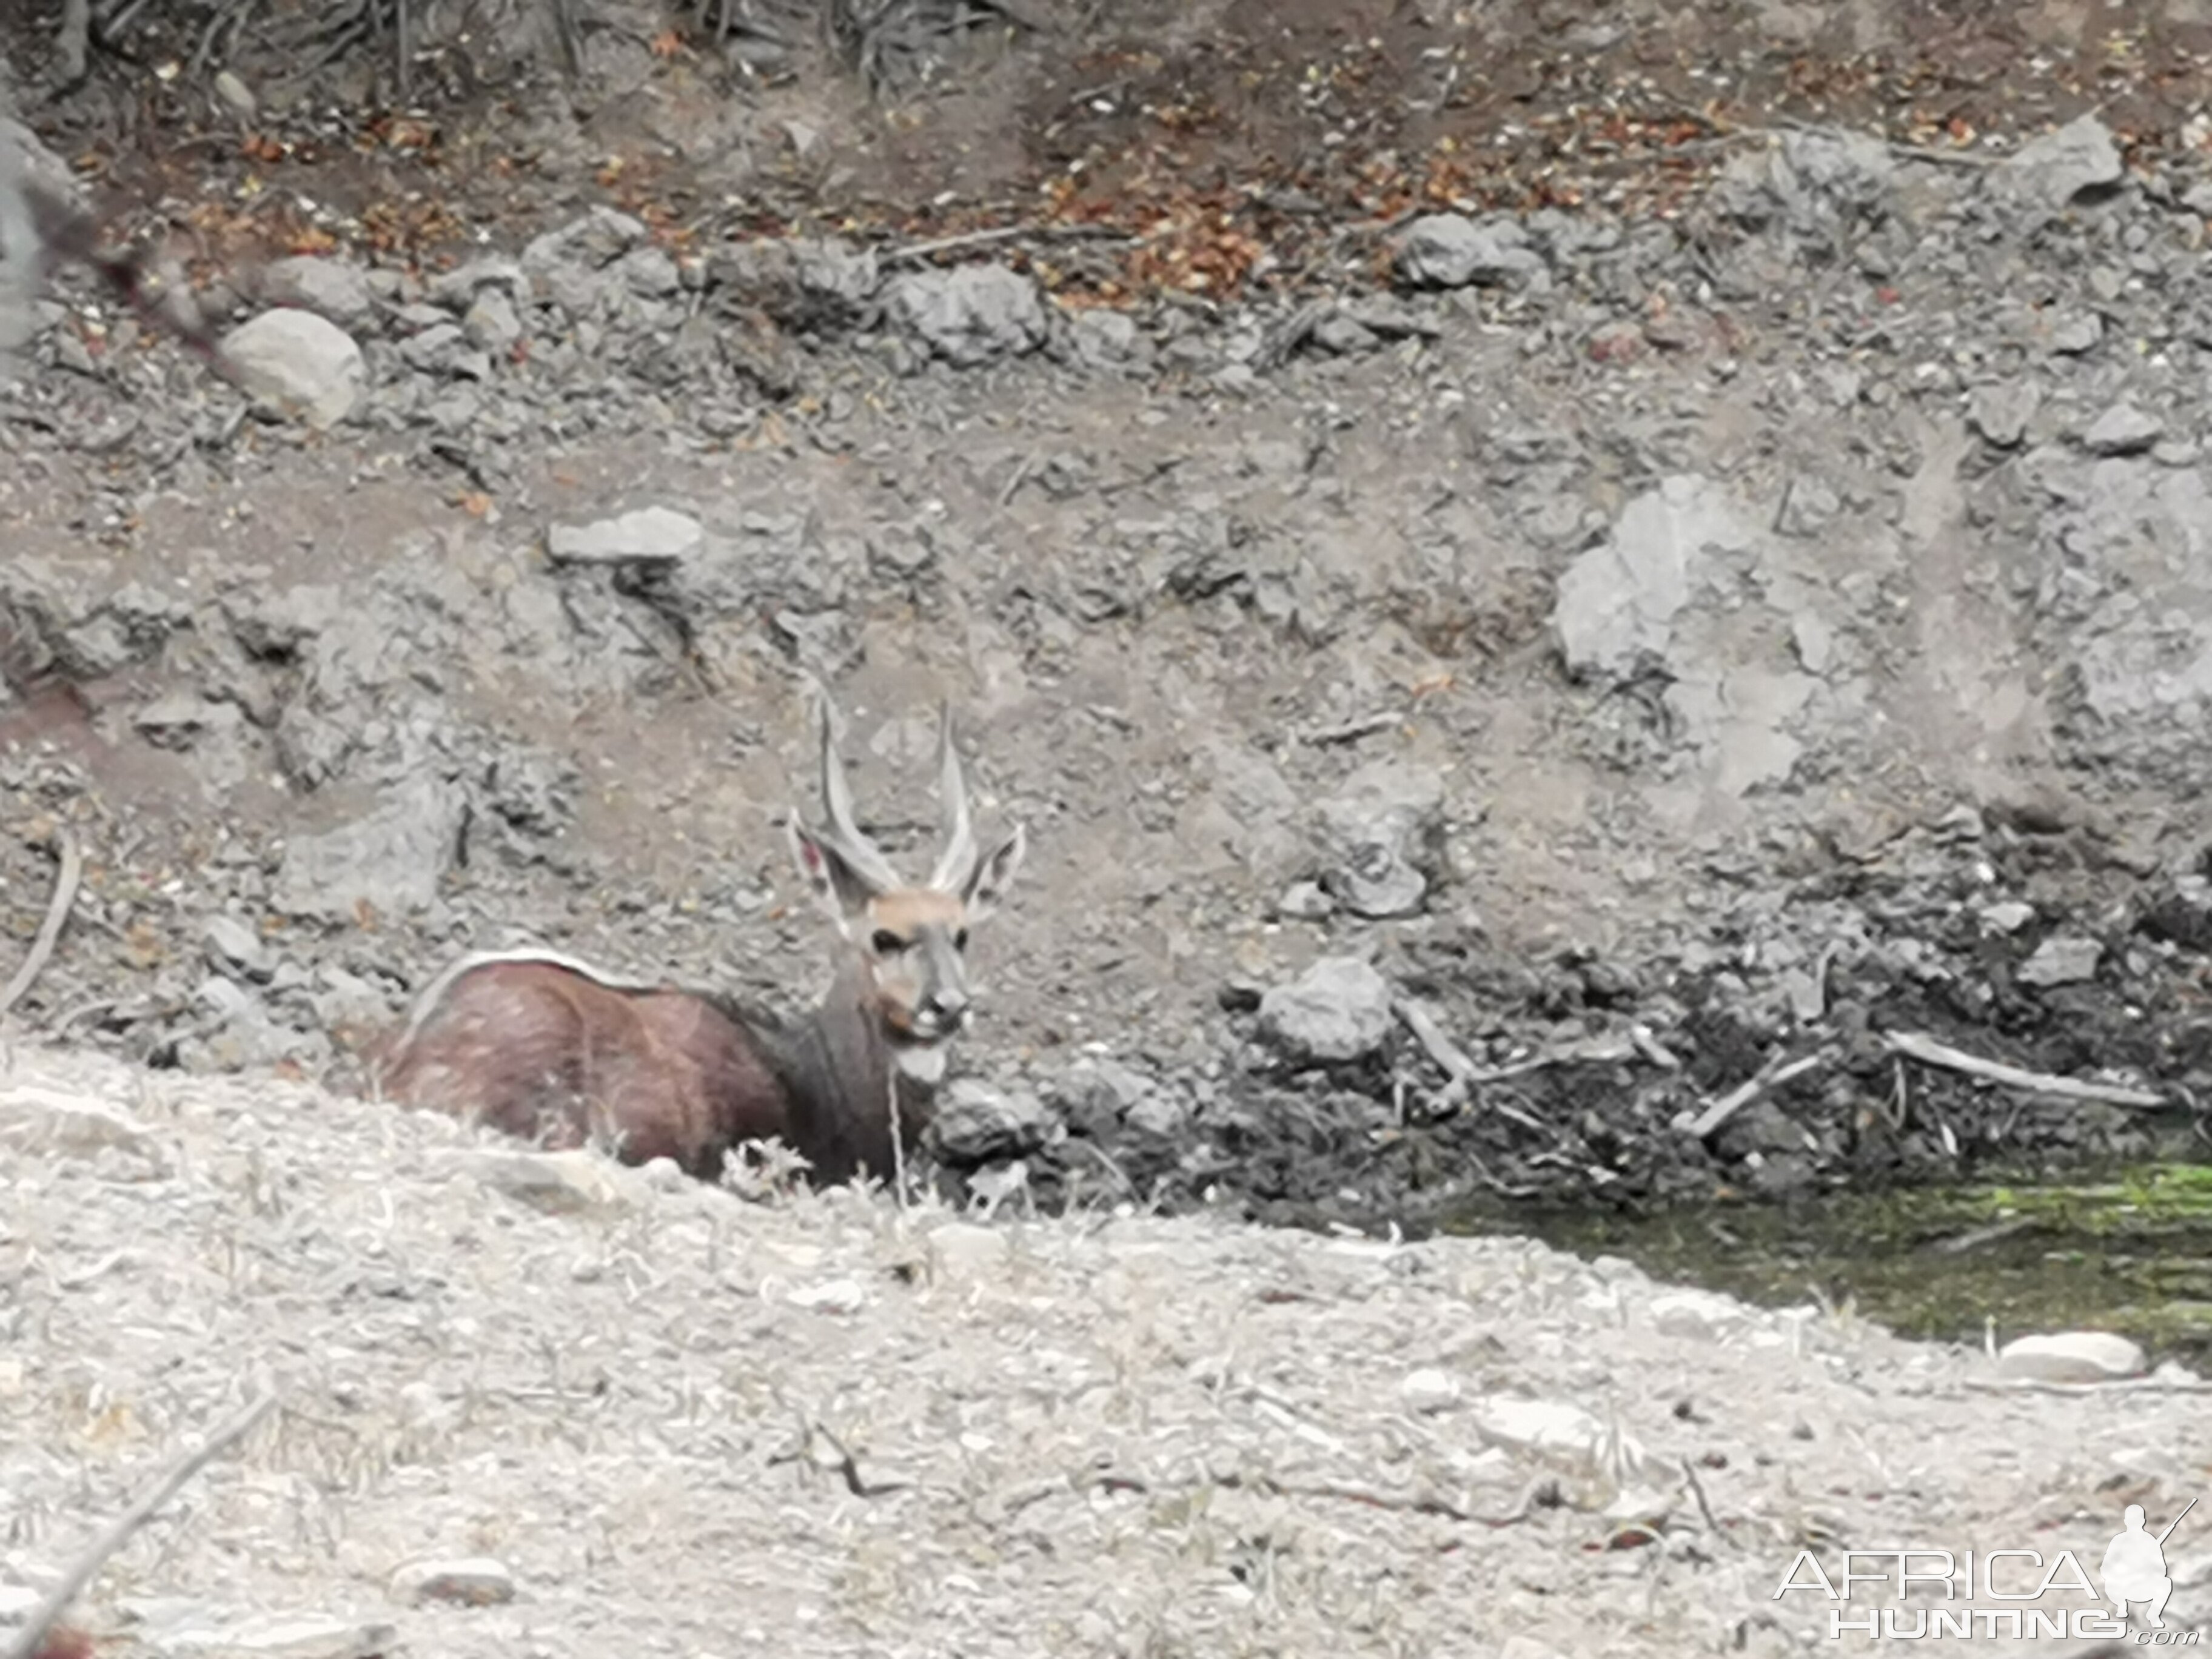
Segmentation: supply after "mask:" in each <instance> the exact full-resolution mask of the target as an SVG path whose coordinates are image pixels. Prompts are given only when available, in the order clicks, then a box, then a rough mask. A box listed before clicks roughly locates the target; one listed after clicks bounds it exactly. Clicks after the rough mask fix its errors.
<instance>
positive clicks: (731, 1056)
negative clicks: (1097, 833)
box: [370, 697, 1026, 1182]
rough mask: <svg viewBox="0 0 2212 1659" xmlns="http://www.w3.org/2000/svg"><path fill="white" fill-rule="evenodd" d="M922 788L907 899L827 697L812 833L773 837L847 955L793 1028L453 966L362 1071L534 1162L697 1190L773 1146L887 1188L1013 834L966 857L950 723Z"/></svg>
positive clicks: (744, 1014)
mask: <svg viewBox="0 0 2212 1659" xmlns="http://www.w3.org/2000/svg"><path fill="white" fill-rule="evenodd" d="M822 787H823V805H824V807H825V809H826V811H827V813H828V817H829V823H828V826H827V827H826V828H823V829H809V828H808V827H807V826H806V825H805V824H804V823H801V822H800V821H799V816H798V814H797V813H795V812H794V813H793V815H792V816H791V817H790V819H789V820H788V822H787V824H786V826H785V827H786V830H787V835H788V838H789V840H790V843H791V852H792V857H793V862H794V864H795V865H796V866H797V868H798V871H799V875H800V876H801V878H803V879H804V880H805V883H806V886H807V890H808V891H809V892H810V893H811V895H812V896H813V899H814V902H815V903H816V904H817V907H819V908H821V910H822V911H823V913H824V914H825V915H828V916H829V919H830V920H831V921H833V922H835V923H836V927H837V931H838V933H839V934H840V936H841V937H842V939H844V941H845V944H846V946H847V949H846V951H844V953H843V957H842V966H841V967H840V968H839V969H838V973H837V976H836V980H835V981H834V982H833V983H832V984H831V986H830V987H829V993H828V994H827V995H826V996H824V997H823V1000H822V1001H821V1002H820V1003H819V1004H817V1006H815V1007H814V1008H813V1009H812V1010H811V1011H810V1012H808V1013H807V1014H805V1016H803V1017H801V1018H795V1019H781V1018H777V1017H776V1016H775V1015H774V1014H772V1013H769V1012H767V1011H765V1010H763V1009H758V1008H754V1007H750V1006H744V1005H742V1004H740V1003H738V1002H737V1001H735V1000H732V999H729V998H726V997H721V996H718V995H715V994H713V993H711V992H705V991H696V990H690V989H686V988H684V987H677V986H671V985H666V984H657V983H651V982H647V981H628V980H622V979H618V978H617V977H615V976H613V975H608V974H605V973H603V972H601V971H600V970H599V969H596V968H594V967H592V965H591V964H590V963H585V962H580V961H578V960H577V959H576V958H574V957H565V956H562V955H561V954H560V953H559V952H558V951H545V950H521V951H495V952H490V953H488V954H479V955H475V956H468V957H462V958H461V959H460V960H459V962H457V963H454V964H453V966H452V967H450V968H448V969H446V970H445V971H444V972H443V973H441V974H440V975H438V977H437V978H436V979H435V980H434V981H431V983H430V984H429V985H428V987H425V988H424V990H423V992H422V995H421V997H420V998H419V999H417V1000H416V1006H415V1011H414V1012H413V1013H412V1015H410V1018H409V1019H408V1022H407V1024H406V1026H405V1028H404V1030H401V1031H400V1032H399V1033H398V1036H396V1038H395V1039H394V1040H393V1041H392V1042H391V1043H390V1044H389V1045H387V1046H386V1047H385V1048H384V1049H383V1052H382V1053H381V1054H376V1055H373V1056H372V1057H371V1059H370V1073H371V1076H372V1078H373V1079H374V1085H375V1087H376V1088H377V1091H379V1092H380V1093H381V1094H382V1095H383V1096H385V1097H386V1098H388V1099H391V1100H393V1101H397V1102H398V1103H403V1104H406V1105H413V1106H424V1107H431V1108H435V1109H440V1110H443V1111H447V1112H451V1113H453V1114H454V1115H457V1116H461V1117H466V1118H471V1119H474V1120H477V1121H481V1122H485V1123H489V1124H491V1125H493V1126H495V1127H498V1128H500V1129H502V1130H505V1131H506V1132H507V1133H509V1134H513V1135H519V1136H521V1137H523V1138H524V1139H532V1140H537V1141H538V1142H540V1143H542V1144H550V1145H553V1146H578V1145H580V1144H582V1143H584V1142H586V1141H587V1140H588V1141H597V1142H599V1143H602V1144H608V1145H611V1146H612V1147H613V1149H614V1151H615V1152H616V1154H617V1156H618V1157H620V1158H623V1159H625V1160H626V1161H628V1162H630V1163H633V1164H637V1163H643V1162H645V1161H646V1160H647V1159H650V1158H673V1159H674V1160H675V1161H676V1162H677V1163H678V1164H680V1165H681V1166H682V1167H683V1168H684V1169H685V1170H689V1171H690V1172H691V1173H692V1174H694V1175H697V1176H706V1177H708V1178H709V1179H711V1178H713V1177H714V1176H718V1175H720V1173H721V1170H722V1168H723V1164H724V1160H725V1158H726V1155H727V1154H728V1153H729V1152H731V1150H732V1149H733V1148H734V1147H736V1146H738V1145H739V1144H741V1143H743V1142H744V1141H748V1140H766V1139H770V1138H771V1137H773V1138H775V1139H780V1140H781V1141H782V1142H783V1143H784V1144H785V1145H786V1146H788V1147H790V1148H791V1149H792V1150H793V1151H794V1152H798V1153H799V1154H800V1155H801V1156H802V1157H804V1158H805V1159H806V1161H807V1163H808V1164H809V1165H810V1166H811V1168H810V1173H811V1176H812V1178H813V1179H814V1180H815V1181H817V1182H845V1181H850V1180H852V1179H853V1178H854V1176H858V1175H860V1174H863V1173H866V1174H867V1175H870V1176H873V1177H875V1178H876V1179H878V1180H881V1181H889V1180H891V1179H893V1178H894V1177H895V1176H896V1174H897V1170H898V1155H899V1154H900V1153H902V1152H912V1151H914V1150H915V1143H916V1141H917V1139H918V1138H919V1136H920V1134H921V1131H922V1130H923V1128H925V1127H927V1124H928V1122H929V1119H930V1116H931V1108H932V1105H933V1100H934V1097H935V1092H936V1089H937V1085H938V1084H939V1080H940V1079H942V1078H943V1077H944V1075H945V1061H946V1055H947V1052H948V1049H949V1047H950V1045H951V1042H952V1041H953V1040H954V1038H955V1037H956V1036H957V1035H958V1033H959V1032H960V1031H961V1030H963V1029H964V1028H965V1026H966V1025H967V1023H968V1019H969V1014H970V1012H971V1010H972V999H971V997H970V995H969V987H968V978H967V966H966V960H965V958H966V953H967V949H968V932H969V926H970V924H972V923H973V922H975V921H977V920H978V919H980V918H981V917H982V916H984V915H988V914H989V913H990V912H991V910H992V909H994V908H996V906H997V904H998V902H999V901H1000V897H1001V896H1002V895H1003V894H1004V893H1005V891H1006V887H1007V885H1008V884H1009V883H1010V882H1011V881H1012V878H1013V874H1014V872H1015V870H1016V869H1017V868H1018V866H1020V864H1021V861H1022V858H1023V849H1024V846H1025V845H1026V842H1025V841H1024V832H1023V831H1022V829H1020V828H1019V827H1018V826H1017V827H1016V829H1014V831H1013V833H1012V835H1009V836H1006V837H1005V838H1004V839H1003V840H1001V841H1000V842H998V844H997V845H996V846H994V847H992V848H989V849H987V850H986V849H985V848H982V847H981V845H979V844H978V842H976V840H975V835H974V832H973V829H972V828H971V826H970V824H969V817H968V790H967V785H966V782H965V781H964V780H963V775H962V772H961V767H960V757H959V752H958V750H957V749H956V748H955V747H954V744H953V740H952V715H951V710H950V708H947V709H946V710H945V712H944V714H943V717H942V724H941V728H940V732H939V783H938V789H939V799H940V811H941V814H942V817H943V826H942V839H943V851H942V852H941V853H940V854H939V858H938V861H937V866H936V868H935V870H934V871H933V872H932V873H931V875H930V877H929V879H928V880H927V882H926V883H925V884H922V885H921V886H918V887H917V886H909V885H908V884H906V883H905V882H904V881H903V880H902V878H900V876H899V874H898V872H896V870H895V869H894V868H893V867H892V866H891V865H890V860H887V859H886V858H885V857H884V854H883V850H882V849H881V848H878V846H876V844H875V843H874V842H873V841H872V840H871V839H870V838H869V837H868V836H867V835H866V832H865V831H864V830H862V829H860V825H859V823H857V821H856V820H855V819H854V816H853V806H852V799H851V794H850V791H849V789H848V785H847V783H846V781H845V774H844V767H843V764H842V762H840V761H839V759H838V758H837V752H836V736H835V727H834V722H833V719H832V714H831V710H830V709H829V705H828V702H827V699H826V697H825V699H824V701H823V722H822ZM894 1121H896V1124H897V1126H898V1128H899V1131H900V1133H899V1134H898V1136H897V1144H896V1146H894V1139H893V1133H892V1125H893V1123H894Z"/></svg>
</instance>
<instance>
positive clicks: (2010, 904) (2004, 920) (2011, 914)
mask: <svg viewBox="0 0 2212 1659" xmlns="http://www.w3.org/2000/svg"><path fill="white" fill-rule="evenodd" d="M2034 920H2035V907H2034V906H2033V904H2030V903H2027V902H2026V901H2025V900H2022V899H2000V900H1999V901H1998V902H1996V903H1995V904H1991V905H1986V906H1984V908H1983V910H1982V921H1984V923H1985V924H1986V925H1987V926H1988V927H1989V928H1990V931H1991V932H1992V933H2018V932H2020V930H2021V928H2023V927H2027V924H2028V923H2029V922H2031V921H2034Z"/></svg>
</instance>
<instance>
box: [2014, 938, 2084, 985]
mask: <svg viewBox="0 0 2212 1659" xmlns="http://www.w3.org/2000/svg"><path fill="white" fill-rule="evenodd" d="M2104 956H2105V947H2104V946H2103V945H2100V944H2099V943H2098V942H2097V941H2096V940H2095V939H2083V938H2081V936H2079V935H2078V934H2067V933H2053V934H2052V935H2051V937H2050V938H2049V939H2045V940H2044V941H2043V943H2042V944H2040V945H2037V946H2036V947H2035V953H2034V954H2033V956H2031V957H2028V959H2027V961H2026V962H2023V963H2021V965H2020V967H2019V969H2017V970H2016V971H2015V975H2014V976H2015V978H2017V979H2018V980H2020V981H2021V983H2023V984H2026V985H2043V986H2051V985H2078V984H2081V982H2082V981H2086V980H2092V979H2094V978H2096V976H2097V964H2098V963H2100V962H2101V961H2103V960H2104Z"/></svg>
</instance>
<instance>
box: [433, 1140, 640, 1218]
mask: <svg viewBox="0 0 2212 1659" xmlns="http://www.w3.org/2000/svg"><path fill="white" fill-rule="evenodd" d="M445 1156H446V1157H447V1158H449V1159H450V1160H451V1161H452V1163H453V1167H454V1169H455V1170H458V1171H459V1172H460V1173H462V1174H464V1175H467V1176H473V1177H474V1178H475V1179H476V1180H478V1181H480V1182H483V1184H484V1185H485V1186H487V1187H489V1188H492V1189H493V1190H494V1191H495V1192H500V1193H504V1194H506V1195H507V1197H509V1198H511V1199H513V1200H516V1201H517V1202H518V1203H522V1204H526V1205H528V1206H530V1207H531V1208H532V1209H533V1210H542V1211H544V1212H545V1213H546V1214H548V1215H577V1214H582V1213H585V1212H592V1211H602V1212H618V1211H624V1210H635V1209H637V1208H639V1207H640V1206H642V1205H644V1204H646V1203H647V1201H649V1200H650V1197H651V1189H650V1188H648V1187H647V1184H646V1182H645V1180H644V1178H643V1177H642V1176H639V1175H638V1174H637V1173H636V1172H635V1170H630V1169H628V1168H626V1167H625V1166H623V1165H622V1164H617V1163H616V1162H614V1160H612V1159H611V1158H607V1157H605V1155H603V1154H601V1153H599V1152H592V1151H590V1150H588V1149H587V1148H584V1147H573V1148H565V1149H563V1150H562V1151H559V1152H532V1151H530V1150H528V1149H526V1148H523V1147H516V1148H514V1149H513V1150H512V1151H510V1150H508V1149H507V1148H506V1147H495V1146H486V1147H474V1146H471V1147H466V1148H464V1149H461V1150H459V1151H456V1152H447V1153H446V1154H445Z"/></svg>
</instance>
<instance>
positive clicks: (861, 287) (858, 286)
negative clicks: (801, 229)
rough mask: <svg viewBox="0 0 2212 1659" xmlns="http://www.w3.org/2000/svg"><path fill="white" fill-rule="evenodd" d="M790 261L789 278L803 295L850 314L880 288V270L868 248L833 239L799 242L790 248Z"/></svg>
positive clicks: (874, 253)
mask: <svg viewBox="0 0 2212 1659" xmlns="http://www.w3.org/2000/svg"><path fill="white" fill-rule="evenodd" d="M791 257H792V269H793V276H795V277H796V278H797V280H798V283H799V288H800V289H801V290H802V291H803V292H805V293H806V294H808V295H811V296H813V297H814V298H816V299H817V300H824V301H829V302H831V303H832V304H834V305H837V306H842V307H848V308H849V309H850V310H852V311H854V312H857V311H859V310H860V307H863V306H865V305H866V304H867V302H868V301H870V300H872V299H873V298H874V297H875V293H876V290H877V289H878V288H879V287H881V286H882V285H883V280H884V278H883V270H882V268H881V267H880V266H879V265H878V264H877V262H876V251H875V249H873V248H872V247H864V248H855V247H854V246H853V245H852V244H851V243H849V242H842V241H839V240H837V239H836V238H835V237H826V238H823V240H818V241H817V240H811V239H801V240H797V241H794V242H793V244H792V245H791Z"/></svg>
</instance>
